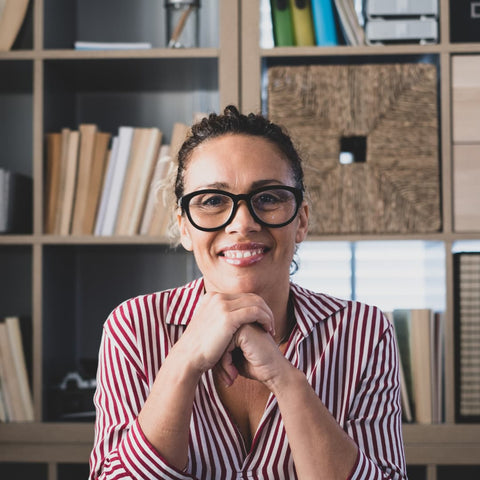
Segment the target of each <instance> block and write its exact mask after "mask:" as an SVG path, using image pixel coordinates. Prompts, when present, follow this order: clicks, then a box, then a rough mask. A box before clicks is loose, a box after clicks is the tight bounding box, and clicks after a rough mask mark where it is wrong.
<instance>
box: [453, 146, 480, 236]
mask: <svg viewBox="0 0 480 480" xmlns="http://www.w3.org/2000/svg"><path fill="white" fill-rule="evenodd" d="M453 211H454V217H453V218H454V229H455V231H456V232H480V144H477V145H475V144H463V145H454V146H453Z"/></svg>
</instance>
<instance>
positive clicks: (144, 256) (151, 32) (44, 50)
mask: <svg viewBox="0 0 480 480" xmlns="http://www.w3.org/2000/svg"><path fill="white" fill-rule="evenodd" d="M199 15H200V25H201V29H200V45H199V47H198V48H189V49H169V48H166V43H167V39H166V27H165V24H166V23H165V22H166V18H165V9H164V2H163V1H160V0H159V1H154V2H152V1H140V2H131V1H129V0H121V1H114V0H108V1H102V2H96V1H94V0H67V1H65V0H31V1H30V4H29V7H28V12H27V17H26V19H25V22H24V25H23V26H22V29H21V31H20V33H19V36H18V38H17V40H16V41H15V44H14V46H13V48H12V50H11V51H9V52H0V123H1V124H2V129H0V142H1V143H2V144H3V145H4V147H3V149H2V153H1V154H0V167H3V168H8V169H11V170H13V171H17V172H20V173H24V174H26V175H29V176H30V177H33V179H34V202H33V209H34V212H33V225H32V228H31V232H30V233H29V234H27V235H2V236H0V271H1V272H2V275H1V276H0V277H1V278H0V287H2V288H1V293H0V315H1V316H6V315H20V316H22V317H26V318H28V319H30V320H31V322H32V327H33V338H32V344H33V347H32V348H33V355H32V356H33V362H32V363H33V365H32V379H33V394H34V406H35V422H33V423H7V424H0V476H2V478H3V477H5V478H7V477H12V478H13V477H14V478H38V479H47V478H48V480H56V479H58V480H61V479H69V480H70V479H73V478H77V477H78V478H85V477H86V476H87V475H88V458H89V454H90V450H91V447H92V440H93V423H92V422H91V421H90V422H85V423H83V422H81V423H78V422H58V421H56V420H55V418H54V416H53V414H52V413H51V406H52V405H51V404H52V401H51V398H50V395H51V392H50V391H51V387H52V386H54V385H56V384H57V383H58V382H59V380H61V378H63V376H64V375H65V374H66V373H67V372H68V371H72V370H78V368H79V365H80V364H81V362H82V360H83V359H85V358H86V359H92V358H93V359H94V358H96V356H97V353H98V346H99V340H100V335H101V327H102V324H103V322H104V320H105V318H106V316H107V315H108V313H109V312H110V311H111V310H112V309H113V308H114V307H115V306H116V304H118V303H119V302H120V301H122V300H124V299H125V298H128V297H129V296H132V295H135V293H136V292H138V293H140V292H141V291H142V292H145V291H153V290H156V289H163V288H167V287H169V286H172V284H178V285H180V284H183V283H185V282H186V281H188V280H190V279H192V278H193V277H194V275H195V274H196V272H195V268H196V267H195V265H194V262H193V259H192V257H191V256H190V255H189V254H187V253H185V252H183V251H182V250H181V249H178V250H174V249H171V247H170V246H169V245H168V241H167V239H166V238H158V237H157V238H153V237H141V236H135V237H92V236H89V237H86V236H84V237H83V236H82V237H79V236H68V237H61V236H54V235H46V234H44V232H43V197H44V191H43V189H44V178H43V174H44V138H45V134H46V133H47V132H51V131H59V130H60V129H61V128H62V127H67V126H68V127H70V128H77V127H78V125H79V124H80V123H86V122H91V123H95V124H97V125H98V126H99V128H101V129H102V130H103V131H107V132H110V133H112V134H114V133H116V132H117V130H118V127H119V126H121V125H131V126H139V127H140V126H158V127H159V128H160V129H161V130H162V132H163V142H164V143H168V142H169V141H170V137H171V132H172V126H173V124H174V122H183V123H187V124H189V123H191V121H192V118H193V115H194V114H195V113H198V112H210V111H218V110H219V109H220V108H221V107H222V106H225V105H227V104H229V103H233V104H238V103H239V74H238V70H239V54H238V41H237V39H238V37H239V33H238V28H239V1H238V0H222V1H218V0H213V1H211V0H209V1H208V2H202V7H201V9H200V12H199ZM76 40H88V41H103V42H115V41H122V42H145V41H148V42H150V43H151V44H152V48H151V49H148V50H121V51H117V50H103V51H93V50H92V51H76V50H74V49H73V45H74V42H75V41H76ZM85 322H87V323H88V325H87V324H86V323H85Z"/></svg>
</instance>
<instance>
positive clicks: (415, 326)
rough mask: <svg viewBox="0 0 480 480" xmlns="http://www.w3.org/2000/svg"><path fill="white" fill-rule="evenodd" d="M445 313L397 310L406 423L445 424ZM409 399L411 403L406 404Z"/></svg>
mask: <svg viewBox="0 0 480 480" xmlns="http://www.w3.org/2000/svg"><path fill="white" fill-rule="evenodd" d="M443 317H444V315H443V313H439V312H434V311H433V310H431V309H428V308H416V309H415V308H414V309H396V310H394V311H393V322H394V327H395V335H396V337H397V344H398V347H399V353H400V359H401V364H402V369H403V375H404V382H405V392H402V407H403V409H404V411H403V413H404V420H405V421H411V420H409V419H408V418H409V412H410V414H411V417H410V418H411V419H413V420H414V421H415V422H417V423H421V424H431V423H440V422H442V421H443V403H444V394H443V386H444V385H443V373H444V370H443V363H444V348H443V321H444V320H443ZM403 396H405V402H406V401H407V398H408V403H409V405H408V404H406V403H405V406H404V399H403Z"/></svg>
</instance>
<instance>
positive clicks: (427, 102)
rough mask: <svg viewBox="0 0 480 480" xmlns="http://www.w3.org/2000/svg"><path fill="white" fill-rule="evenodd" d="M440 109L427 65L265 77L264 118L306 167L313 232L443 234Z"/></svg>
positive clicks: (302, 69)
mask: <svg viewBox="0 0 480 480" xmlns="http://www.w3.org/2000/svg"><path fill="white" fill-rule="evenodd" d="M437 103H438V98H437V69H436V67H435V66H434V65H431V64H423V63H418V64H410V63H409V64H378V65H309V66H303V65H302V66H280V67H271V68H270V69H269V70H268V115H269V117H270V118H271V119H272V120H273V121H275V122H277V123H280V124H282V125H284V126H285V127H286V128H287V130H288V131H289V133H290V134H291V135H292V137H293V139H294V140H295V141H296V142H297V143H298V146H299V148H300V150H301V153H302V154H303V156H304V159H305V174H306V175H305V177H306V183H307V187H308V190H309V194H310V200H311V204H312V206H311V209H310V220H311V221H310V233H311V234H314V235H315V234H325V233H332V234H333V233H382V232H389V233H408V232H436V231H438V230H440V228H441V214H440V182H439V176H440V173H439V169H440V168H439V153H438V120H437V115H438V112H437ZM358 137H364V141H362V142H361V141H352V142H345V141H342V140H344V139H349V138H357V139H358ZM344 145H347V146H348V145H354V146H355V147H354V148H350V147H347V148H349V149H350V150H352V151H349V152H342V147H343V148H345V147H344ZM363 145H364V147H363ZM355 148H360V149H361V148H365V151H363V152H355ZM349 158H350V159H351V160H353V161H351V162H350V163H349V161H348V159H349ZM340 159H341V160H342V161H340ZM345 159H347V162H345V161H344V160H345Z"/></svg>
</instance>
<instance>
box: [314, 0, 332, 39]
mask: <svg viewBox="0 0 480 480" xmlns="http://www.w3.org/2000/svg"><path fill="white" fill-rule="evenodd" d="M312 16H313V25H314V27H315V43H316V44H317V45H321V46H327V45H338V38H337V30H336V25H335V17H334V14H333V5H332V0H312Z"/></svg>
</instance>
